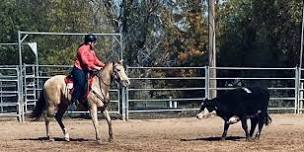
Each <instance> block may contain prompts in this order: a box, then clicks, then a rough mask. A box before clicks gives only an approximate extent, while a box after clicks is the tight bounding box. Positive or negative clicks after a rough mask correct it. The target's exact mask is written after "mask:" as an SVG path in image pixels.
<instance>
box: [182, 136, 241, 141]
mask: <svg viewBox="0 0 304 152" xmlns="http://www.w3.org/2000/svg"><path fill="white" fill-rule="evenodd" d="M242 138H245V137H240V136H228V137H226V139H225V140H226V141H227V140H229V141H240V140H241V139H242ZM197 140H202V141H222V137H202V138H190V139H185V138H183V139H181V141H197Z"/></svg>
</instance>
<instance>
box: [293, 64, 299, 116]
mask: <svg viewBox="0 0 304 152" xmlns="http://www.w3.org/2000/svg"><path fill="white" fill-rule="evenodd" d="M299 82H300V72H299V67H296V69H295V109H294V113H295V114H296V113H299Z"/></svg>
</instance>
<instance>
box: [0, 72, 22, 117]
mask: <svg viewBox="0 0 304 152" xmlns="http://www.w3.org/2000/svg"><path fill="white" fill-rule="evenodd" d="M20 76H21V74H20V72H19V69H18V67H17V66H1V67H0V116H6V117H17V118H18V119H19V121H22V118H23V108H22V105H23V102H22V98H21V97H22V93H21V86H20V81H21V80H22V79H21V78H20Z"/></svg>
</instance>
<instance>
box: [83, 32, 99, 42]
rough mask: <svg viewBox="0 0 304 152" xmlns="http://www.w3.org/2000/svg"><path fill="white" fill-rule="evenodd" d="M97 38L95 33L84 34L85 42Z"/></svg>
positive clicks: (94, 40)
mask: <svg viewBox="0 0 304 152" xmlns="http://www.w3.org/2000/svg"><path fill="white" fill-rule="evenodd" d="M96 40H97V38H96V36H95V35H94V34H88V35H86V36H84V43H89V42H96Z"/></svg>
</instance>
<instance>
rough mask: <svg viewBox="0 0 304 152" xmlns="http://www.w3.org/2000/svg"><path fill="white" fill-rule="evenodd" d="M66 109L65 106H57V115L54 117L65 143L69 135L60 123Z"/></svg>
mask: <svg viewBox="0 0 304 152" xmlns="http://www.w3.org/2000/svg"><path fill="white" fill-rule="evenodd" d="M67 108H68V105H67V104H61V105H59V106H58V111H57V113H56V115H55V118H56V120H57V122H58V124H59V126H60V128H61V130H62V132H63V135H64V139H65V140H66V141H70V135H69V133H68V130H67V129H66V128H65V126H64V124H63V122H62V117H63V115H64V113H65V111H66V110H67Z"/></svg>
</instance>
